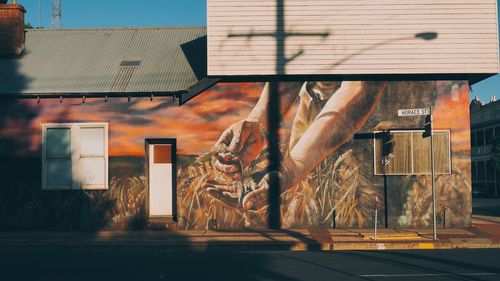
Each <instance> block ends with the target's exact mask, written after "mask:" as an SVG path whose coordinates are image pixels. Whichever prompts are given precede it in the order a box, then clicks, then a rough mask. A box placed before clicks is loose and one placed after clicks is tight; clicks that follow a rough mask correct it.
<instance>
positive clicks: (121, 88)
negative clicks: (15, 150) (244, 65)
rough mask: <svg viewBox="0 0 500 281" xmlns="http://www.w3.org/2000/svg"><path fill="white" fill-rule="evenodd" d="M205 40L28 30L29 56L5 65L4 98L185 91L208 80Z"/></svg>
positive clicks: (168, 30) (136, 31)
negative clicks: (9, 95)
mask: <svg viewBox="0 0 500 281" xmlns="http://www.w3.org/2000/svg"><path fill="white" fill-rule="evenodd" d="M205 34H206V29H205V27H161V28H122V29H59V30H43V29H42V30H28V31H27V33H26V51H25V54H24V55H23V56H22V57H21V58H1V59H0V81H1V82H0V94H18V93H21V94H40V95H43V94H58V93H61V94H71V93H78V94H83V93H112V92H116V93H118V92H119V93H129V92H131V93H132V92H133V93H143V92H145V93H158V92H163V93H165V92H176V91H183V90H186V89H188V87H190V86H192V85H194V84H195V83H197V82H198V81H199V80H200V79H202V78H203V76H204V74H206V47H205V46H206V37H205ZM196 42H197V43H196ZM193 46H194V47H195V48H193ZM190 56H191V57H190ZM193 58H194V59H193ZM204 58H205V59H204ZM203 60H205V61H203ZM194 64H198V66H196V65H194ZM196 68H198V69H196ZM114 85H115V86H114ZM117 85H118V86H117Z"/></svg>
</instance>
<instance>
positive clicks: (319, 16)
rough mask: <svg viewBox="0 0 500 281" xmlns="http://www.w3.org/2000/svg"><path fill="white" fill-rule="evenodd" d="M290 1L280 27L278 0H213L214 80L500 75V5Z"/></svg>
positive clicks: (477, 0)
mask: <svg viewBox="0 0 500 281" xmlns="http://www.w3.org/2000/svg"><path fill="white" fill-rule="evenodd" d="M283 3H284V9H283V11H284V17H283V19H284V21H283V22H284V23H283V24H282V25H280V26H277V23H278V22H279V21H278V20H277V15H276V13H277V9H276V5H277V0H252V1H239V0H208V73H209V75H217V76H218V75H222V76H224V75H274V74H289V75H291V74H304V75H307V74H433V73H443V74H448V73H497V72H498V71H499V63H498V28H497V18H498V16H497V1H496V0H420V1H410V0H308V1H304V0H284V1H283ZM280 27H281V28H282V30H284V31H285V32H286V33H287V34H288V35H287V36H283V35H282V34H281V35H277V33H276V31H277V30H279V29H280ZM431 33H435V34H436V35H437V37H435V38H433V39H430V40H425V39H423V38H422V37H425V36H422V35H424V34H425V35H429V34H431ZM280 40H281V42H283V44H284V48H283V53H282V54H281V55H278V49H279V48H278V47H277V46H279V45H278V43H277V42H279V41H280ZM280 58H281V59H280Z"/></svg>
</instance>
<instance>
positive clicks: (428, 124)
mask: <svg viewBox="0 0 500 281" xmlns="http://www.w3.org/2000/svg"><path fill="white" fill-rule="evenodd" d="M422 137H424V138H426V137H431V177H432V236H433V238H434V240H437V229H436V176H435V167H434V124H433V116H432V106H430V107H429V115H427V116H425V125H424V133H423V134H422Z"/></svg>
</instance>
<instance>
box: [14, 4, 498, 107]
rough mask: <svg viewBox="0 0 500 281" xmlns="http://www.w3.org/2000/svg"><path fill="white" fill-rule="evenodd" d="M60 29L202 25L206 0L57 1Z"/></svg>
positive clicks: (45, 21) (493, 89)
mask: <svg viewBox="0 0 500 281" xmlns="http://www.w3.org/2000/svg"><path fill="white" fill-rule="evenodd" d="M61 1H62V25H63V27H64V28H92V27H134V26H172V25H174V26H186V25H188V26H192V25H195V26H203V25H206V21H207V16H206V0H148V1H145V0H142V1H141V0H139V1H131V0H120V1H119V0H107V1H103V0H85V1H81V0H61ZM242 1H243V0H242ZM18 3H20V4H22V5H23V6H24V7H25V8H26V9H27V10H28V12H27V14H26V22H28V23H30V24H31V25H33V26H35V27H36V26H38V22H39V20H38V4H39V0H18ZM41 3H42V27H45V28H47V27H50V17H51V16H50V15H51V0H41ZM499 89H500V75H495V76H493V77H490V78H488V79H486V80H483V81H481V82H479V83H476V84H475V85H472V93H471V94H470V98H471V99H473V98H474V97H476V96H477V97H478V98H479V100H481V101H482V102H483V103H487V102H489V100H490V97H491V96H497V97H498V98H500V90H499Z"/></svg>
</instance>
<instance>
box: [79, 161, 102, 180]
mask: <svg viewBox="0 0 500 281" xmlns="http://www.w3.org/2000/svg"><path fill="white" fill-rule="evenodd" d="M80 169H81V177H82V178H81V181H82V182H81V184H82V185H104V184H105V161H104V158H103V157H85V158H81V159H80Z"/></svg>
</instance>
